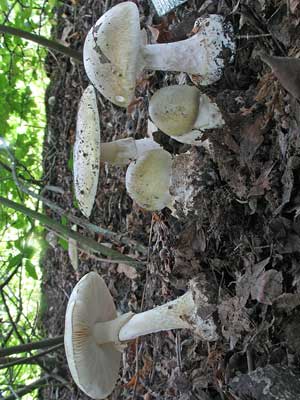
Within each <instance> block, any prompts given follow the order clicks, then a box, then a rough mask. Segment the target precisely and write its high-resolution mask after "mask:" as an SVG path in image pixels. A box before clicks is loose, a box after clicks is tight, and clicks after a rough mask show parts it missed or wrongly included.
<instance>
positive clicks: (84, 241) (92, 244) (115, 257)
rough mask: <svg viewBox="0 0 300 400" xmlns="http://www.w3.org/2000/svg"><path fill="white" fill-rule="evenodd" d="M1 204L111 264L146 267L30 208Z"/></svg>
mask: <svg viewBox="0 0 300 400" xmlns="http://www.w3.org/2000/svg"><path fill="white" fill-rule="evenodd" d="M0 203H1V204H3V205H4V206H6V207H9V208H12V209H14V210H15V211H19V212H21V213H23V214H25V215H27V216H28V217H30V218H33V219H36V220H38V221H40V223H41V224H43V225H48V226H49V227H50V228H51V229H53V230H54V231H56V232H58V233H60V234H62V235H64V236H65V237H68V238H71V239H74V240H76V241H78V242H79V243H80V245H81V246H82V248H87V249H90V250H92V251H94V252H96V253H100V254H102V255H104V256H105V257H108V259H110V261H111V262H124V263H125V264H128V265H131V266H133V267H135V268H136V269H141V268H143V267H144V263H142V262H141V261H137V260H135V259H133V258H131V257H129V256H126V255H124V254H122V253H120V252H118V251H117V250H114V249H110V248H108V247H106V246H104V245H102V244H100V243H98V242H96V241H95V240H93V239H90V238H87V237H85V236H82V235H80V234H79V233H78V232H75V231H73V230H72V229H69V228H67V227H66V226H63V225H61V224H59V223H58V222H56V221H54V220H52V219H51V218H49V217H47V216H46V215H44V214H41V213H38V212H36V211H33V210H31V209H30V208H27V207H25V206H23V205H22V204H19V203H15V202H14V201H11V200H8V199H5V198H4V197H2V196H0Z"/></svg>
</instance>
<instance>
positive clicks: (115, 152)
mask: <svg viewBox="0 0 300 400" xmlns="http://www.w3.org/2000/svg"><path fill="white" fill-rule="evenodd" d="M155 148H160V146H159V144H158V143H156V142H154V141H153V140H151V139H149V138H145V139H138V140H135V139H133V138H126V139H120V140H115V141H113V142H110V143H101V136H100V120H99V113H98V107H97V98H96V91H95V89H94V87H93V86H92V85H90V86H88V87H87V88H86V89H85V91H84V93H83V95H82V97H81V99H80V103H79V108H78V114H77V124H76V139H75V144H74V182H75V196H76V199H77V201H78V204H79V207H80V209H81V211H82V212H83V214H84V215H85V216H86V217H89V216H90V214H91V211H92V207H93V204H94V199H95V196H96V191H97V185H98V178H99V164H100V161H102V162H108V163H110V164H114V165H126V164H128V163H129V162H131V161H132V160H135V159H136V158H138V157H139V156H140V155H141V154H143V153H144V152H145V151H148V150H149V149H155Z"/></svg>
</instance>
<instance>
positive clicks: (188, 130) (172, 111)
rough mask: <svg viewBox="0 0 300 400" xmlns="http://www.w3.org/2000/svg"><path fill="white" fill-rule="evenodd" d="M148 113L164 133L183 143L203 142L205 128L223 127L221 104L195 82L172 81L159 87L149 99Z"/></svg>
mask: <svg viewBox="0 0 300 400" xmlns="http://www.w3.org/2000/svg"><path fill="white" fill-rule="evenodd" d="M149 115H150V118H151V119H152V121H153V122H154V124H155V125H156V126H157V127H158V128H159V129H160V130H161V131H162V132H164V133H166V134H167V135H169V136H171V137H172V138H174V139H176V140H178V141H179V142H182V143H188V144H192V145H196V146H202V145H203V141H202V140H201V138H202V136H203V131H205V130H207V129H213V128H221V127H222V126H223V125H224V123H225V122H224V119H223V117H222V113H221V111H220V110H219V108H218V106H217V105H216V104H215V103H213V102H212V101H211V100H210V98H209V97H208V96H207V95H206V94H201V92H200V91H199V90H198V89H197V88H196V87H195V86H188V85H173V86H168V87H164V88H162V89H159V90H158V91H157V92H155V93H154V95H153V96H152V98H151V100H150V103H149Z"/></svg>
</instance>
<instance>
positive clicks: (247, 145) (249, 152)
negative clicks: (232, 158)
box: [240, 115, 265, 163]
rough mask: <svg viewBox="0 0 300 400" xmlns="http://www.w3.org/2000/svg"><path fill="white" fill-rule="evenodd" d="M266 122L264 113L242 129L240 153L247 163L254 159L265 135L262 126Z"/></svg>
mask: <svg viewBox="0 0 300 400" xmlns="http://www.w3.org/2000/svg"><path fill="white" fill-rule="evenodd" d="M264 124H265V119H264V116H263V115H260V116H258V117H257V118H256V119H255V121H254V122H251V123H249V124H247V125H245V126H244V127H243V129H242V131H241V144H240V154H241V160H242V161H243V162H244V163H247V162H249V161H251V160H252V158H253V156H254V154H255V153H256V151H257V149H258V148H259V146H260V145H261V144H262V142H263V140H264V137H263V133H262V127H263V126H264Z"/></svg>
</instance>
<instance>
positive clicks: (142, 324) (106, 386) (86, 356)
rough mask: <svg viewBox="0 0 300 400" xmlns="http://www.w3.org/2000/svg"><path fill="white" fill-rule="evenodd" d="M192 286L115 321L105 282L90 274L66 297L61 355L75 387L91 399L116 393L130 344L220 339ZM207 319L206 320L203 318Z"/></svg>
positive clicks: (204, 301) (202, 298)
mask: <svg viewBox="0 0 300 400" xmlns="http://www.w3.org/2000/svg"><path fill="white" fill-rule="evenodd" d="M199 290H200V289H198V288H196V285H195V287H192V288H191V289H190V290H189V291H187V292H186V293H185V294H184V295H183V296H181V297H179V298H177V299H176V300H173V301H170V302H169V303H166V304H164V305H162V306H159V307H156V308H153V309H152V310H149V311H145V312H142V313H140V314H133V313H127V314H124V315H121V316H117V312H116V308H115V305H114V301H113V299H112V297H111V295H110V293H109V290H108V288H107V286H106V284H105V282H104V280H103V279H102V278H101V277H100V276H99V275H98V274H97V273H96V272H89V273H88V274H86V275H85V276H84V277H83V278H82V279H81V280H80V281H79V282H78V283H77V285H76V286H75V288H74V289H73V292H72V294H71V296H70V299H69V302H68V306H67V311H66V320H65V337H64V341H65V350H66V356H67V361H68V365H69V368H70V371H71V374H72V377H73V379H74V381H75V382H76V384H77V385H78V386H79V387H80V389H81V390H83V391H84V392H85V393H86V394H87V395H88V396H90V397H92V398H93V399H104V398H106V397H107V396H108V395H109V394H110V393H111V392H112V391H113V389H114V386H115V384H116V381H117V377H118V371H119V368H120V361H121V351H122V347H123V345H124V344H126V342H127V341H128V340H132V339H135V338H137V337H139V336H142V335H147V334H149V333H153V332H159V331H164V330H169V329H184V328H188V329H193V331H194V333H195V334H197V335H199V336H200V338H201V339H203V340H206V341H215V340H217V339H218V334H217V328H216V325H215V323H214V321H213V318H212V317H211V306H209V307H208V309H209V311H208V310H207V311H205V312H204V313H205V317H204V315H203V318H202V317H200V315H199V305H200V308H201V307H202V305H203V310H204V309H205V308H206V306H207V304H208V303H209V299H208V298H207V297H206V295H203V293H199ZM206 315H207V317H206Z"/></svg>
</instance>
